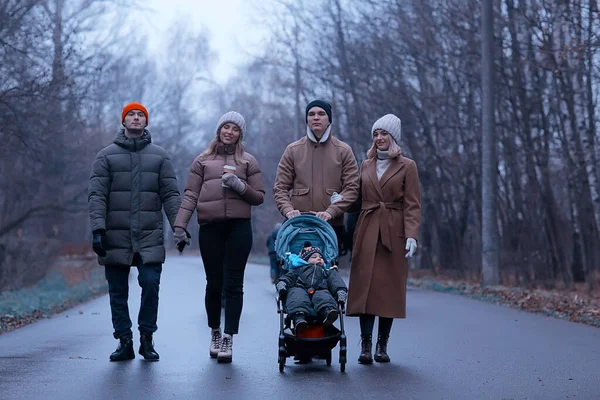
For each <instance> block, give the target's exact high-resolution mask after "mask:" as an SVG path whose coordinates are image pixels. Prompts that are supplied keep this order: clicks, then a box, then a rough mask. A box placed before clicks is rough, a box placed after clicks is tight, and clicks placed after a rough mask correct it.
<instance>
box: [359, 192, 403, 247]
mask: <svg viewBox="0 0 600 400" xmlns="http://www.w3.org/2000/svg"><path fill="white" fill-rule="evenodd" d="M362 209H363V210H364V211H366V213H367V214H369V213H371V212H374V211H378V212H379V232H380V233H381V243H382V244H383V247H385V248H386V249H388V250H389V251H392V240H391V235H390V225H391V224H392V218H391V214H390V210H400V211H402V205H401V204H399V203H385V202H383V201H380V202H379V203H363V205H362Z"/></svg>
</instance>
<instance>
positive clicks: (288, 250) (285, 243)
mask: <svg viewBox="0 0 600 400" xmlns="http://www.w3.org/2000/svg"><path fill="white" fill-rule="evenodd" d="M306 241H310V242H311V243H312V245H313V246H317V247H320V248H321V250H322V251H323V256H324V258H325V260H326V261H327V263H328V264H330V265H337V263H338V255H339V254H338V243H337V236H336V234H335V231H334V230H333V228H332V227H331V226H330V225H329V224H328V223H327V222H325V221H323V220H322V219H319V218H317V217H315V216H314V215H312V214H308V213H303V214H302V215H300V216H298V217H294V218H291V219H289V220H287V221H285V222H284V223H283V225H282V226H281V228H280V229H279V233H278V234H277V239H276V240H275V251H276V252H277V258H278V260H279V264H280V268H282V269H284V270H288V269H289V268H288V267H289V265H288V257H287V256H288V255H289V254H298V253H299V252H300V250H301V249H302V246H303V244H304V242H306ZM338 312H339V321H340V329H337V328H336V327H335V326H333V325H329V326H324V325H322V324H321V323H320V322H317V318H316V314H315V315H310V316H309V317H308V318H307V321H308V322H309V323H312V326H314V327H315V328H320V331H319V334H318V335H314V336H316V337H299V336H297V335H295V334H294V333H293V332H292V329H291V328H292V318H291V317H290V315H288V314H287V313H286V311H285V307H284V304H283V300H282V299H281V298H280V297H279V296H278V297H277V313H278V314H279V352H278V362H279V371H280V372H283V369H284V367H285V361H286V358H287V357H295V358H296V359H299V360H310V359H312V358H318V359H324V360H326V362H327V365H331V353H332V350H333V348H335V346H336V345H337V343H338V341H339V342H340V355H339V361H340V370H341V371H342V372H344V371H345V370H346V351H347V350H346V342H347V339H346V334H345V332H344V317H343V316H344V313H345V307H344V305H343V304H338Z"/></svg>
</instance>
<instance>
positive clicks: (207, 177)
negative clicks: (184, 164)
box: [175, 149, 265, 229]
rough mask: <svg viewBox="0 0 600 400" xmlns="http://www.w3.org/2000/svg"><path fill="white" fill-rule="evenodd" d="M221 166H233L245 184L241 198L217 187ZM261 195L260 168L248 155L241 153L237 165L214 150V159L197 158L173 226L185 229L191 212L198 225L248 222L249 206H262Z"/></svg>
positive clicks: (239, 195)
mask: <svg viewBox="0 0 600 400" xmlns="http://www.w3.org/2000/svg"><path fill="white" fill-rule="evenodd" d="M225 165H235V166H236V171H235V174H236V175H237V176H238V177H239V178H240V179H241V180H242V182H244V183H245V184H246V189H245V190H244V191H243V192H242V193H241V194H239V193H238V192H236V191H235V190H233V189H230V188H224V187H222V186H221V184H222V181H221V176H223V167H224V166H225ZM264 195H265V189H264V186H263V181H262V176H261V173H260V168H259V166H258V162H257V161H256V159H255V158H254V157H253V156H252V155H251V154H250V153H247V152H244V155H243V158H242V159H241V160H238V161H237V163H236V162H235V160H234V157H233V154H227V153H226V152H225V151H224V150H223V149H218V151H217V154H216V155H214V156H212V155H211V156H202V155H200V156H198V157H196V159H195V160H194V162H193V163H192V166H191V168H190V173H189V176H188V180H187V184H186V186H185V193H184V196H183V201H182V202H181V207H180V208H179V212H178V213H177V218H176V220H175V226H176V227H181V228H184V229H185V228H187V225H188V223H189V221H190V218H191V217H192V214H193V213H194V209H196V211H197V215H198V222H199V223H201V224H202V223H206V222H217V221H224V220H228V219H237V218H241V219H249V218H250V217H251V212H250V208H251V206H258V205H260V204H262V203H263V201H264Z"/></svg>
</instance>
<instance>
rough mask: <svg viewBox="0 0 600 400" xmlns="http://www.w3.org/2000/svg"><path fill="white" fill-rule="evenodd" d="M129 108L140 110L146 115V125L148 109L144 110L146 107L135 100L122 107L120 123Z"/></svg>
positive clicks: (123, 120)
mask: <svg viewBox="0 0 600 400" xmlns="http://www.w3.org/2000/svg"><path fill="white" fill-rule="evenodd" d="M131 110H140V111H141V112H143V113H144V115H145V116H146V125H148V120H149V118H148V110H146V107H144V106H143V105H141V104H140V103H136V102H133V103H129V104H127V105H126V106H125V107H123V113H121V123H123V122H125V116H126V115H127V113H128V112H129V111H131Z"/></svg>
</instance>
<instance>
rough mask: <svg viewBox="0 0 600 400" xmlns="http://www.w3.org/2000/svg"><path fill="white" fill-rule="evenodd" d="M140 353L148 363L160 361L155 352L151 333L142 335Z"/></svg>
mask: <svg viewBox="0 0 600 400" xmlns="http://www.w3.org/2000/svg"><path fill="white" fill-rule="evenodd" d="M139 353H140V354H141V355H142V356H143V357H144V359H146V360H148V361H158V359H159V355H158V353H157V352H156V350H154V343H153V342H152V334H151V333H142V334H141V335H140V351H139Z"/></svg>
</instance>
